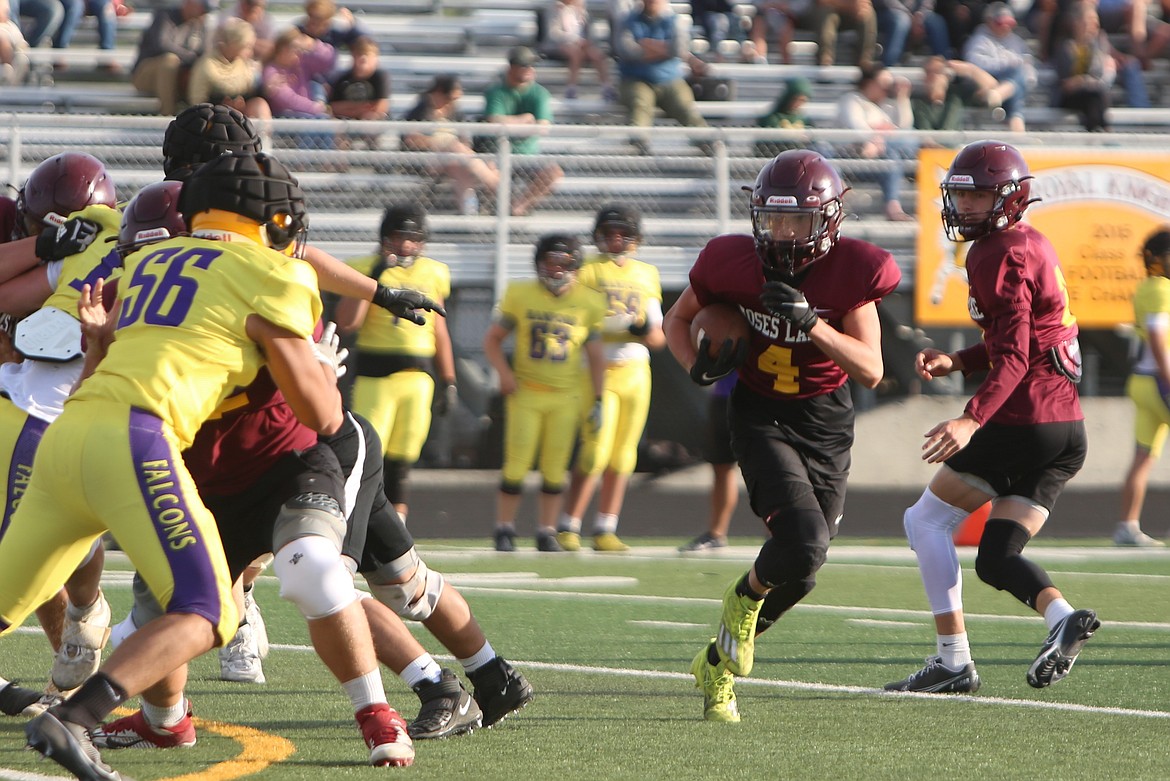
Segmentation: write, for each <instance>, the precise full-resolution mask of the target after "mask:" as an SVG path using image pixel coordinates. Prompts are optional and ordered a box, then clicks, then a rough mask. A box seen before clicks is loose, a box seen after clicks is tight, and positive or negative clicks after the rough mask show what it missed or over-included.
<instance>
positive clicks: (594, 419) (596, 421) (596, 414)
mask: <svg viewBox="0 0 1170 781" xmlns="http://www.w3.org/2000/svg"><path fill="white" fill-rule="evenodd" d="M604 415H605V413H604V412H602V405H601V397H600V396H598V397H597V398H595V399H594V400H593V406H592V407H590V408H589V417H587V418H585V422H586V423H588V424H589V429H590V430H591V431H593V432H597V431H601V423H602V419H603V418H604Z"/></svg>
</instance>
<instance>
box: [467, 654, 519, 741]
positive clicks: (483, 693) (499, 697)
mask: <svg viewBox="0 0 1170 781" xmlns="http://www.w3.org/2000/svg"><path fill="white" fill-rule="evenodd" d="M467 677H468V678H470V679H471V683H472V684H474V686H475V701H476V702H477V703H479V707H480V708H481V709H482V710H483V726H485V727H490V726H492V725H493V724H495V723H497V722H498V721H500V720H502V719H503V718H504V717H505V716H508V715H509V714H512V713H515V712H516V711H518V710H520V709H521V708H523V707H524V706H525V705H527V704H528V703H530V702H532V699H533V696H534V695H533V693H532V684H530V683H528V681H527V680H525V678H524V676H523V675H521V674H520V673H519V672H518V671H517V670H516V668H514V667H513V666H512V665H510V664H508V663H507V662H505V661H504V659H503V658H502V657H499V656H497V657H496V658H495V659H492V660H491V661H490V662H488V663H487V664H485V665H484V666H483V667H480V668H479V669H478V670H476V671H475V672H473V673H468V674H467Z"/></svg>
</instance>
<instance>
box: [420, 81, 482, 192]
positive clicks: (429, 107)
mask: <svg viewBox="0 0 1170 781" xmlns="http://www.w3.org/2000/svg"><path fill="white" fill-rule="evenodd" d="M461 97H463V86H462V85H461V84H460V83H459V77H458V76H454V75H443V76H436V77H435V78H434V80H433V81H432V82H431V86H430V87H428V88H427V91H426V92H424V93H422V94H421V95H419V96H418V103H416V104H415V106H414V108H413V109H411V110H410V112H409V113H408V114H407V115H406V117H405V119H406V120H408V121H412V122H462V121H464V120H463V114H462V112H460V111H459V105H458V103H459V98H461ZM402 147H403V148H404V149H409V150H412V151H416V152H445V153H447V154H448V155H458V158H456V159H455V160H451V161H444V162H443V163H441V164H439V165H438V166H437V167H438V169H439V170H440V171H441V172H442V173H443V174H444V175H446V176H448V177H449V178H450V179H451V182H452V184H453V186H454V189H455V202H456V203H457V204H458V206H459V213H460V214H477V213H478V212H479V195H478V194H477V193H476V187H482V188H484V189H485V190H489V191H491V192H492V193H494V192H495V191H496V189H497V188H498V187H499V185H500V172H499V171H497V170H496V167H495V166H494V165H493V164H492V163H490V162H488V161H486V160H481V159H480V158H478V157H476V155H475V152H474V151H473V150H472V148H471V140H470V139H468V138H461V137H460V136H459V135H458V134H457V133H456V132H455V130H454V129H453V128H445V127H439V128H438V129H436V130H432V131H429V132H422V131H415V132H409V133H404V134H403V136H402Z"/></svg>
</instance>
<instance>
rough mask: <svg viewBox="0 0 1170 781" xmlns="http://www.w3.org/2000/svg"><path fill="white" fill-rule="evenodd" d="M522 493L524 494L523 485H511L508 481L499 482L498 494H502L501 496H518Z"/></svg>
mask: <svg viewBox="0 0 1170 781" xmlns="http://www.w3.org/2000/svg"><path fill="white" fill-rule="evenodd" d="M523 492H524V484H523V483H519V482H517V483H513V482H511V481H508V480H501V481H500V493H502V494H508V495H509V496H519V495H520V494H522V493H523Z"/></svg>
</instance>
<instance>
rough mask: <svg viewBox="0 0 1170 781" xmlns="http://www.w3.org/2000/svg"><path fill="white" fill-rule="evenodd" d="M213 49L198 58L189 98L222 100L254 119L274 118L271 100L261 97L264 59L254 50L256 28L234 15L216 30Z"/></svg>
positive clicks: (204, 101)
mask: <svg viewBox="0 0 1170 781" xmlns="http://www.w3.org/2000/svg"><path fill="white" fill-rule="evenodd" d="M212 40H213V45H212V49H211V51H209V52H207V53H206V54H204V55H203V56H202V57H200V58H199V59H198V60H196V61H195V65H194V66H193V67H192V68H191V79H190V81H189V82H188V84H187V101H188V102H189V103H190V104H191V105H196V104H198V103H222V104H223V105H225V106H230V107H231V108H234V109H235V110H236V111H239V112H240V113H241V114H243V115H244V116H246V117H248V118H250V119H257V120H268V119H272V110H271V109H270V108H269V107H268V101H266V100H265V99H264V98H262V97H260V61H259V60H257V59H256V57H255V54H254V48H253V47H254V46H255V44H256V31H255V30H254V29H252V25H250V24H249V23H248V22H246V21H244V20H243V19H238V18H235V17H232V18H231V19H228V20H226V21H225V22H224V23H223V24H222V25H220V26H219V28H218V29H217V30H216V31H215V34H214V36H213V38H212Z"/></svg>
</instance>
